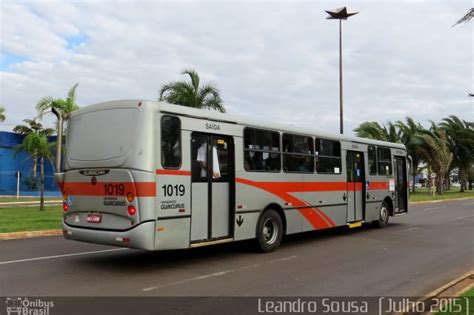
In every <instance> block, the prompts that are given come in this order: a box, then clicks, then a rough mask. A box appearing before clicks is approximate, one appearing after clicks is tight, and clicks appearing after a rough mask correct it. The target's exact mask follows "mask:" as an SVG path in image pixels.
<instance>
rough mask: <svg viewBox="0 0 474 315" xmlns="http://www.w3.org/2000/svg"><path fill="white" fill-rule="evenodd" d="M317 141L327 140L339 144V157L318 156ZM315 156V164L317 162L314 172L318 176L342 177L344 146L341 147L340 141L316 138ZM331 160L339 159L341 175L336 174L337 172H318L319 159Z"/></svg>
mask: <svg viewBox="0 0 474 315" xmlns="http://www.w3.org/2000/svg"><path fill="white" fill-rule="evenodd" d="M317 140H325V141H332V142H336V143H338V144H339V156H334V155H319V154H318V155H316V152H318V151H317V145H316V141H317ZM314 141H315V143H314V156H315V159H314V162H315V167H314V171H315V172H316V174H321V175H342V146H341V141H340V140H333V139H328V138H322V137H315V138H314ZM321 157H323V158H331V159H339V173H335V172H320V171H318V159H319V158H321Z"/></svg>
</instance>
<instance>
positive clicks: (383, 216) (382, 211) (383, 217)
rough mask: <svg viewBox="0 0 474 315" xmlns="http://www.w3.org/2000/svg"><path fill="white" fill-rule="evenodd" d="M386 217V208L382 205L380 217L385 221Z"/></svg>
mask: <svg viewBox="0 0 474 315" xmlns="http://www.w3.org/2000/svg"><path fill="white" fill-rule="evenodd" d="M387 218H388V211H387V208H385V207H384V206H382V208H381V209H380V219H381V220H382V221H383V222H385V221H387Z"/></svg>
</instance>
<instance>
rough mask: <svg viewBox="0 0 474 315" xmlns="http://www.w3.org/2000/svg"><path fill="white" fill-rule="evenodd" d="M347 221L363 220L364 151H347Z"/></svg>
mask: <svg viewBox="0 0 474 315" xmlns="http://www.w3.org/2000/svg"><path fill="white" fill-rule="evenodd" d="M346 165H347V222H355V221H361V220H362V219H363V218H364V208H365V198H364V196H365V168H364V153H363V152H357V151H347V155H346Z"/></svg>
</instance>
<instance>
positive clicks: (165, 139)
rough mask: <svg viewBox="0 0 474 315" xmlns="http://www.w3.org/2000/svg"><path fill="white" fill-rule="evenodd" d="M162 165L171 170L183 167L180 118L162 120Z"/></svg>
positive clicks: (169, 117)
mask: <svg viewBox="0 0 474 315" xmlns="http://www.w3.org/2000/svg"><path fill="white" fill-rule="evenodd" d="M161 165H162V166H163V168H171V169H177V168H180V166H181V122H180V120H179V118H178V117H174V116H163V117H162V118H161Z"/></svg>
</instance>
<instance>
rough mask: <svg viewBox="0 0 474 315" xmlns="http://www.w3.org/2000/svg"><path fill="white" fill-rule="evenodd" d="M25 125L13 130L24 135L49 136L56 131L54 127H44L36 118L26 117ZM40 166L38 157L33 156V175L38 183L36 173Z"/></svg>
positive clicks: (17, 126)
mask: <svg viewBox="0 0 474 315" xmlns="http://www.w3.org/2000/svg"><path fill="white" fill-rule="evenodd" d="M23 122H24V123H25V124H24V125H16V126H15V128H13V132H15V133H18V134H20V135H23V136H25V137H26V136H28V135H29V134H33V133H34V134H42V135H45V136H47V137H49V136H51V135H52V134H53V133H54V129H52V128H43V125H42V124H41V123H40V122H38V121H36V120H35V119H24V120H23ZM37 168H38V159H35V158H33V169H32V177H33V178H34V179H35V183H36V174H37Z"/></svg>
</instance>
